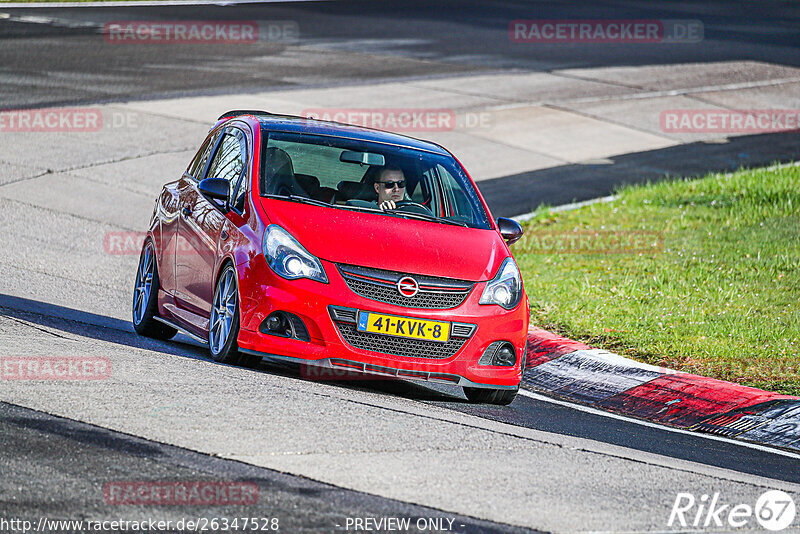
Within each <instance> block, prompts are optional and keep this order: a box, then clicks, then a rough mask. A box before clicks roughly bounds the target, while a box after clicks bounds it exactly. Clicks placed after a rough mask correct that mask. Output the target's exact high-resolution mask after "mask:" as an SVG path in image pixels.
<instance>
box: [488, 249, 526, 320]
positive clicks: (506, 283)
mask: <svg viewBox="0 0 800 534" xmlns="http://www.w3.org/2000/svg"><path fill="white" fill-rule="evenodd" d="M520 299H522V277H521V276H520V274H519V269H518V268H517V264H516V263H514V258H506V259H505V261H503V264H502V265H500V270H498V271H497V276H495V277H494V278H492V279H491V280H489V281H488V282H486V287H485V288H484V289H483V294H482V295H481V300H480V304H497V305H499V306H502V307H503V308H505V309H507V310H510V309H512V308H514V307H516V305H517V304H519V301H520Z"/></svg>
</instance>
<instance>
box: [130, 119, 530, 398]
mask: <svg viewBox="0 0 800 534" xmlns="http://www.w3.org/2000/svg"><path fill="white" fill-rule="evenodd" d="M381 193H383V194H381ZM387 195H390V196H387ZM391 195H393V196H391ZM385 198H393V199H394V201H393V202H392V203H388V204H387V203H385V202H381V204H380V205H379V203H378V202H379V200H382V199H385ZM521 235H522V229H521V227H520V226H519V225H518V224H517V223H516V222H514V221H512V220H509V219H502V218H501V219H498V220H497V221H494V219H493V218H492V216H491V214H490V211H489V207H488V206H487V204H486V201H485V200H484V199H483V197H482V196H481V194H480V192H479V191H478V189H477V187H476V186H475V183H474V182H473V181H472V179H471V178H470V177H469V175H468V174H467V172H466V171H465V170H464V168H463V167H462V166H461V164H460V163H459V162H458V160H456V158H455V157H453V155H452V154H450V153H449V152H448V151H447V150H445V149H443V148H442V147H440V146H438V145H436V144H433V143H429V142H426V141H420V140H417V139H412V138H409V137H405V136H401V135H396V134H391V133H387V132H381V131H376V130H370V129H366V128H359V127H354V126H348V125H344V124H337V123H330V122H321V121H312V120H308V119H304V118H301V117H290V116H283V115H273V114H270V113H266V112H263V111H232V112H229V113H226V114H225V115H223V116H222V117H220V119H219V121H218V122H217V124H216V125H215V126H214V127H213V128H212V129H211V131H210V133H209V134H208V137H207V138H206V139H205V141H204V142H203V144H202V146H201V147H200V150H199V151H198V152H197V155H196V156H195V157H194V159H193V160H192V162H191V163H190V164H189V167H188V168H187V169H186V172H185V173H184V174H183V176H182V177H181V178H180V179H179V180H178V181H175V182H171V183H168V184H166V185H165V186H164V188H163V190H162V191H161V194H160V195H159V197H158V200H157V201H156V206H155V210H154V212H153V217H152V220H151V222H150V228H149V229H148V232H147V238H146V240H145V242H144V246H143V249H142V253H141V257H140V261H139V268H138V272H137V275H136V284H135V290H134V297H133V324H134V327H135V329H136V331H137V332H138V333H139V334H141V335H146V336H151V337H156V338H161V339H168V338H171V337H172V336H174V335H175V334H176V333H177V331H182V332H184V333H186V334H188V335H190V336H192V337H194V338H196V339H198V340H199V341H201V342H203V343H207V344H208V346H209V349H210V351H211V355H212V357H213V358H214V360H216V361H219V362H226V363H231V364H240V365H251V364H254V363H256V362H260V361H261V359H262V358H271V359H281V360H288V361H293V362H298V363H305V364H311V365H320V366H325V367H331V368H341V369H349V370H356V371H359V372H361V373H369V374H376V375H381V376H387V377H397V378H405V379H420V380H428V381H436V382H444V383H449V384H455V385H460V386H462V387H463V388H464V392H465V394H466V396H467V398H468V399H470V400H471V401H473V402H487V403H496V404H508V403H510V402H511V401H512V400H513V399H514V397H515V395H516V393H517V391H518V389H519V384H520V379H521V376H522V370H523V366H524V362H525V358H526V334H527V330H528V319H529V306H528V299H527V296H526V295H525V292H524V288H523V285H522V278H521V277H520V273H519V269H518V268H517V265H516V263H515V261H514V258H513V257H512V255H511V252H510V251H509V248H508V244H510V243H513V242H514V241H516V240H517V239H519V238H520V237H521Z"/></svg>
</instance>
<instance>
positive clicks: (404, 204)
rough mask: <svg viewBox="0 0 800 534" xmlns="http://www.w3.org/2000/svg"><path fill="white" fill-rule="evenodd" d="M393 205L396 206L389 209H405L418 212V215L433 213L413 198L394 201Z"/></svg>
mask: <svg viewBox="0 0 800 534" xmlns="http://www.w3.org/2000/svg"><path fill="white" fill-rule="evenodd" d="M395 205H396V206H397V207H396V208H395V209H393V210H391V211H407V212H409V213H419V214H420V215H433V212H432V211H431V210H429V209H428V208H426V207H425V206H423V205H422V204H418V203H416V202H414V201H413V200H398V201H397V202H395Z"/></svg>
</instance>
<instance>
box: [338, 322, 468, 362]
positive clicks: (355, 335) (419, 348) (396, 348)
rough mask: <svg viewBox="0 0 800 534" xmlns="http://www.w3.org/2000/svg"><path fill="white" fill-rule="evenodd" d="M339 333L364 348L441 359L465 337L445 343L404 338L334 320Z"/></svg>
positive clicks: (464, 341)
mask: <svg viewBox="0 0 800 534" xmlns="http://www.w3.org/2000/svg"><path fill="white" fill-rule="evenodd" d="M334 324H336V327H337V328H338V329H339V333H341V334H342V337H343V338H344V340H345V341H347V342H348V343H349V344H350V345H352V346H354V347H356V348H358V349H364V350H371V351H373V352H381V353H383V354H392V355H394V356H405V357H407V358H428V359H435V360H443V359H445V358H450V357H451V356H453V355H455V353H456V352H458V351H459V349H460V348H461V347H463V346H464V343H466V342H467V338H457V337H453V338H450V340H449V341H447V342H446V343H440V342H437V341H426V340H422V339H406V338H402V337H393V336H384V335H381V334H372V333H369V332H359V331H358V330H356V325H355V324H352V323H343V322H340V321H335V322H334Z"/></svg>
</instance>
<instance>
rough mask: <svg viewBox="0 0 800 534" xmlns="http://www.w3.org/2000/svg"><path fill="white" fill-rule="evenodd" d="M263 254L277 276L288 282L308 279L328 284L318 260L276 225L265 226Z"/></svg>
mask: <svg viewBox="0 0 800 534" xmlns="http://www.w3.org/2000/svg"><path fill="white" fill-rule="evenodd" d="M263 252H264V257H265V258H267V263H268V264H269V266H270V267H271V268H272V270H273V271H275V273H276V274H278V275H279V276H282V277H284V278H287V279H289V280H296V279H298V278H310V279H311V280H317V281H318V282H323V283H325V284H327V283H328V277H327V276H326V275H325V269H323V268H322V263H321V262H320V261H319V259H317V258H316V257H315V256H313V255H311V253H309V252H308V251H307V250H306V249H305V248H303V245H301V244H300V243H298V242H297V240H296V239H295V238H294V237H292V236H291V235H290V234H289V232H287V231H286V230H284V229H283V228H281V227H280V226H278V225H277V224H270V225H269V226H267V229H266V231H265V232H264V241H263Z"/></svg>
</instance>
